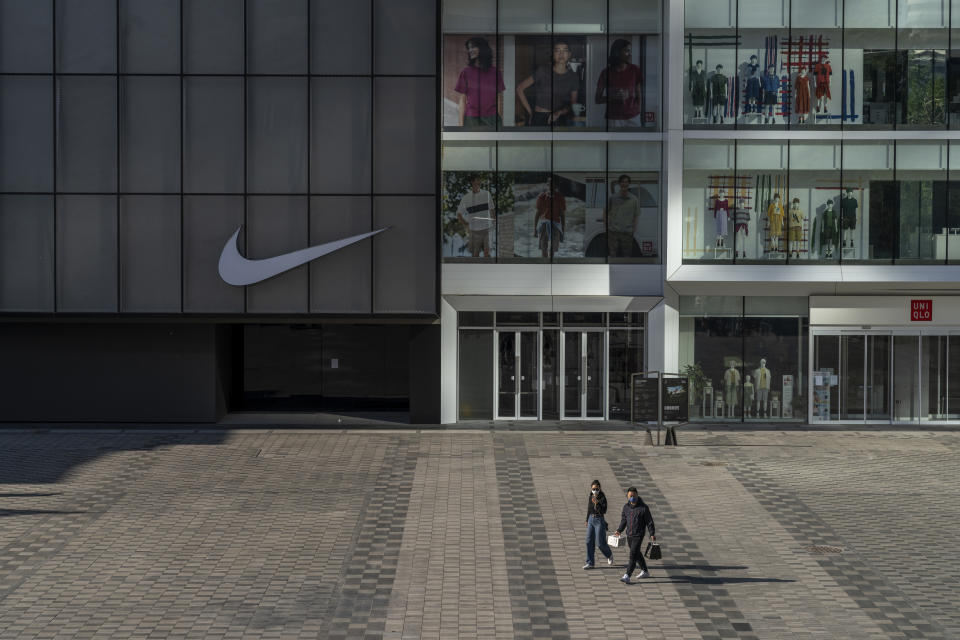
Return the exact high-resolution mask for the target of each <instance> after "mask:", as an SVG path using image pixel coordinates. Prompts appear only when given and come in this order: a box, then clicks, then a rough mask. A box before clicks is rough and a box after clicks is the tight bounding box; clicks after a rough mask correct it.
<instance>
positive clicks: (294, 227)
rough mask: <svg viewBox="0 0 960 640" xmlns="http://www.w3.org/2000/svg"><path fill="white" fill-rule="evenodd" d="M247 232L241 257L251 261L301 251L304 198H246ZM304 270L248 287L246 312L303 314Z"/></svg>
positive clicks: (305, 282)
mask: <svg viewBox="0 0 960 640" xmlns="http://www.w3.org/2000/svg"><path fill="white" fill-rule="evenodd" d="M247 229H248V230H249V234H248V236H247V238H248V239H247V252H246V254H245V255H246V256H247V257H248V258H250V259H251V260H258V259H263V258H270V257H273V256H278V255H281V254H284V253H289V252H291V251H296V250H297V249H304V248H305V247H306V246H307V244H306V241H307V197H306V196H250V197H248V198H247ZM327 266H328V267H329V265H327ZM307 269H308V267H307V266H306V265H303V266H300V267H297V268H295V269H291V270H289V271H286V272H284V273H282V274H280V275H278V276H277V277H275V278H271V279H270V280H268V281H266V282H261V283H259V284H258V285H257V286H255V287H250V288H249V289H248V290H247V311H248V312H251V313H281V312H282V313H306V311H307Z"/></svg>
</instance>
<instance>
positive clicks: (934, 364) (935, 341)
mask: <svg viewBox="0 0 960 640" xmlns="http://www.w3.org/2000/svg"><path fill="white" fill-rule="evenodd" d="M920 340H921V343H920V367H921V368H920V378H921V382H922V384H923V385H924V386H925V387H926V394H922V393H921V395H920V420H946V419H947V413H948V412H947V400H948V398H947V396H948V393H949V392H948V383H949V379H950V378H949V371H948V366H947V363H948V362H949V361H950V360H949V358H950V354H949V351H948V346H947V345H948V342H949V337H948V336H921V338H920ZM894 367H895V368H894V371H897V370H898V369H897V368H896V363H894ZM921 389H922V387H921Z"/></svg>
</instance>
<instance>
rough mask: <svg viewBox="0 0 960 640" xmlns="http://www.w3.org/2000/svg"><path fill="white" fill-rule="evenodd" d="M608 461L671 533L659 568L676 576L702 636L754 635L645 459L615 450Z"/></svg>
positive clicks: (747, 638)
mask: <svg viewBox="0 0 960 640" xmlns="http://www.w3.org/2000/svg"><path fill="white" fill-rule="evenodd" d="M607 461H608V462H609V464H610V468H611V469H612V470H613V473H614V474H615V475H616V477H617V482H619V483H620V486H622V487H624V488H626V487H630V486H635V487H637V489H638V490H639V491H640V493H641V497H642V498H643V500H644V502H646V503H647V504H649V505H650V508H651V511H652V512H653V517H654V522H655V523H656V525H657V529H659V530H660V531H661V532H669V539H670V544H664V545H663V547H662V553H663V559H662V564H663V567H664V569H663V570H664V572H665V573H666V574H667V575H668V576H669V577H670V578H674V579H676V580H677V582H676V584H675V588H676V591H677V595H678V596H679V597H680V599H681V600H682V601H683V604H684V605H685V607H686V609H687V610H688V611H689V613H690V615H691V616H692V617H693V618H694V619H695V621H696V622H695V624H696V627H697V629H698V630H699V631H700V634H701V637H702V638H703V639H704V640H719V639H720V638H741V639H742V640H758V636H757V635H756V634H755V633H754V631H753V627H752V625H751V624H750V623H749V622H748V621H747V620H746V616H744V614H743V612H742V611H740V609H739V608H738V607H737V603H736V601H735V600H734V598H733V596H732V595H731V594H730V591H729V590H728V589H726V588H725V587H724V586H722V580H720V579H718V576H717V571H716V570H713V569H711V568H710V567H711V566H712V565H711V563H710V561H709V559H708V558H707V557H706V556H705V555H704V554H703V552H702V551H701V550H700V549H699V547H698V545H697V543H696V541H695V540H694V539H693V536H692V535H691V532H690V531H688V530H687V528H686V527H685V526H684V525H683V523H682V522H681V520H680V518H679V517H678V516H677V514H676V512H675V511H674V510H673V508H672V507H671V506H670V502H669V501H668V500H667V497H666V496H665V495H664V494H663V492H662V491H661V490H660V489H659V488H658V487H657V484H656V483H655V482H654V480H653V477H652V476H651V475H650V472H649V471H647V469H646V467H645V466H644V465H643V463H641V462H639V461H638V459H637V458H636V457H634V458H632V459H631V458H628V457H624V456H618V455H608V456H607ZM611 526H613V527H614V528H615V527H616V525H611ZM644 545H646V541H645V542H644ZM670 567H678V568H670ZM680 567H682V568H680Z"/></svg>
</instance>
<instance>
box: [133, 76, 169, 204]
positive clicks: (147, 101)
mask: <svg viewBox="0 0 960 640" xmlns="http://www.w3.org/2000/svg"><path fill="white" fill-rule="evenodd" d="M120 104H121V108H122V120H121V126H122V129H121V131H122V135H121V136H120V145H121V146H120V188H121V190H123V191H128V192H130V191H140V192H145V191H146V192H154V193H170V192H176V191H179V190H180V112H181V109H180V79H179V78H176V77H154V76H126V77H124V78H122V80H121V100H120Z"/></svg>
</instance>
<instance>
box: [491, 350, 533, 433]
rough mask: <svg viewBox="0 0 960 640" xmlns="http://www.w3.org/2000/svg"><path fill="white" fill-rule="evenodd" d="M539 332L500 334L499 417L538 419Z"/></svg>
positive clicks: (498, 356)
mask: <svg viewBox="0 0 960 640" xmlns="http://www.w3.org/2000/svg"><path fill="white" fill-rule="evenodd" d="M539 355H540V354H539V349H538V348H537V332H536V331H498V332H497V417H498V418H532V419H536V418H537V417H539V409H540V392H539V389H540V384H539V380H540V376H539V373H540V357H539Z"/></svg>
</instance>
